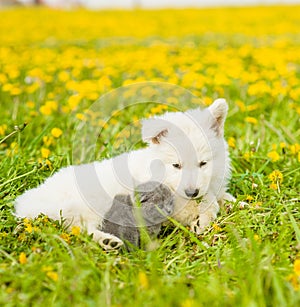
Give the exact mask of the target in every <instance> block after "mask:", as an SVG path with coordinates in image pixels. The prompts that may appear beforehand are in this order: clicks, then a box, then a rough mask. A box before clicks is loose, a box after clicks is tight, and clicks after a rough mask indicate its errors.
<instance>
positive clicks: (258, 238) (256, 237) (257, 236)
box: [253, 234, 261, 242]
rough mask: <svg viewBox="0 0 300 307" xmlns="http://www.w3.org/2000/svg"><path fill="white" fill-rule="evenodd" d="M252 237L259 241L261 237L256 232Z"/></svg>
mask: <svg viewBox="0 0 300 307" xmlns="http://www.w3.org/2000/svg"><path fill="white" fill-rule="evenodd" d="M253 239H254V240H255V241H256V242H261V239H260V237H259V235H258V234H255V235H254V236H253Z"/></svg>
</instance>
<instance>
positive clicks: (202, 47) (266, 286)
mask: <svg viewBox="0 0 300 307" xmlns="http://www.w3.org/2000/svg"><path fill="white" fill-rule="evenodd" d="M299 16H300V6H290V7H252V8H222V9H221V8H220V9H218V8H216V9H203V10H195V9H185V10H159V11H143V10H134V11H99V12H90V11H85V10H74V11H58V10H50V9H45V8H39V9H33V8H27V9H25V8H20V9H9V10H2V11H0V29H1V31H0V174H1V175H0V208H1V211H0V215H1V223H0V259H1V260H0V304H1V305H2V306H36V305H41V304H43V305H45V304H48V305H51V306H52V305H54V306H71V305H72V306H180V307H192V306H207V305H208V304H210V306H299V305H300V210H299V207H300V206H299V201H300V198H299V192H300V189H299V187H300V121H299V117H300V36H299V29H300V19H299ZM144 81H155V82H168V83H171V84H174V85H176V86H180V87H183V88H185V89H187V90H188V91H190V92H191V93H192V94H193V95H195V97H199V99H200V100H201V103H202V104H203V105H209V104H210V103H211V102H212V100H213V99H215V98H217V97H225V98H226V99H227V100H228V102H229V114H228V119H227V122H226V127H225V137H226V139H227V140H228V143H229V147H230V155H231V158H232V167H233V169H232V172H233V175H232V180H231V184H230V187H229V191H230V192H231V193H232V194H233V195H235V196H236V197H237V198H238V199H239V200H243V201H245V202H247V203H248V205H247V206H246V207H245V208H243V209H241V208H239V206H238V205H235V204H233V206H232V207H229V206H225V207H224V208H222V209H221V212H220V215H219V217H218V219H217V220H216V221H215V222H214V223H212V224H211V225H210V226H209V227H208V228H207V229H206V230H205V232H204V233H203V234H202V235H200V236H198V237H196V236H194V235H192V234H191V233H190V232H189V230H188V228H186V227H182V226H181V225H173V226H169V227H165V228H164V229H163V231H162V232H161V234H160V236H159V238H158V243H159V244H158V247H157V248H156V249H154V250H148V251H144V250H136V251H133V252H131V253H128V252H125V251H122V252H105V251H103V250H102V249H101V248H100V247H99V246H98V245H97V244H96V243H95V242H94V241H93V240H92V238H91V237H90V236H88V235H87V234H86V233H85V231H84V230H83V229H80V228H78V227H73V228H72V229H71V230H70V231H68V230H67V229H66V225H64V224H63V223H62V224H61V223H60V222H59V221H52V220H50V219H49V218H47V217H46V216H40V217H39V218H37V219H36V220H34V221H31V220H27V219H24V220H18V221H17V220H16V219H15V218H14V216H13V214H12V212H13V201H14V199H15V197H16V196H17V195H20V194H21V193H23V192H24V191H25V190H26V189H29V188H32V187H35V186H37V185H38V184H39V183H41V182H43V180H45V178H47V177H49V176H50V175H51V174H52V173H54V172H55V171H56V170H58V169H59V168H61V167H63V166H65V165H69V164H71V163H77V162H78V161H74V155H73V154H72V148H71V147H72V146H71V145H72V144H71V143H72V142H71V140H72V137H73V136H74V131H75V128H76V127H77V125H80V124H82V123H83V124H84V125H85V126H89V125H92V126H93V127H94V129H100V128H101V129H102V128H103V134H102V138H101V139H99V140H97V146H98V147H97V148H98V151H97V153H96V154H95V157H96V158H97V159H101V158H106V157H111V156H114V155H116V154H118V153H120V152H123V151H126V150H129V149H131V148H132V144H128V142H127V140H128V132H126V131H125V132H124V130H123V129H124V127H126V125H128V123H130V122H132V121H135V120H136V121H138V119H139V118H141V117H148V116H152V115H156V114H160V113H163V112H165V111H166V110H167V109H168V106H166V105H163V104H162V105H157V104H151V103H150V102H151V99H149V103H147V104H143V106H142V107H140V108H139V107H138V106H137V107H136V108H130V109H128V110H123V111H122V114H121V116H118V114H114V113H113V111H114V108H115V109H116V110H118V108H119V107H120V106H118V105H112V106H110V109H111V110H110V112H112V116H111V117H110V119H109V121H108V122H103V121H101V120H98V119H99V118H98V117H97V116H95V114H94V113H93V112H92V111H91V108H90V106H91V105H92V104H93V103H94V102H95V101H96V100H97V99H98V98H99V97H101V96H102V95H104V94H106V93H109V92H110V91H111V90H113V89H115V88H119V87H123V86H130V85H131V84H135V83H137V82H144ZM127 95H130V93H127ZM125 96H126V95H125ZM124 99H126V97H125V98H124ZM166 99H167V102H168V103H170V104H172V105H175V106H176V104H177V103H178V99H177V97H176V92H174V93H173V95H171V96H170V97H166ZM180 103H181V105H180V107H184V105H183V103H182V102H180ZM133 131H138V129H137V127H134V129H133ZM130 133H131V132H130ZM139 146H142V144H141V143H139V142H138V141H137V142H136V143H135V144H134V147H135V148H138V147H139ZM78 148H81V147H80V144H78ZM81 149H82V148H81ZM83 155H85V152H84V150H83Z"/></svg>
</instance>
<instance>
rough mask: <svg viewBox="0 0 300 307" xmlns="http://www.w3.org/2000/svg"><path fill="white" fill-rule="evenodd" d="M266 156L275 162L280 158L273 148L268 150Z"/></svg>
mask: <svg viewBox="0 0 300 307" xmlns="http://www.w3.org/2000/svg"><path fill="white" fill-rule="evenodd" d="M267 156H268V158H269V159H270V160H271V161H272V162H277V161H278V160H279V159H280V156H279V154H278V152H277V151H275V150H273V151H270V152H269V153H268V154H267Z"/></svg>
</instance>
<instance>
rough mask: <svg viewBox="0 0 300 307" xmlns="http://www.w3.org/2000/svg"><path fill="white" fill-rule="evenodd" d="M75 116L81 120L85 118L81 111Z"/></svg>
mask: <svg viewBox="0 0 300 307" xmlns="http://www.w3.org/2000/svg"><path fill="white" fill-rule="evenodd" d="M76 118H77V119H79V120H82V121H86V120H87V118H86V116H85V115H84V114H83V113H77V114H76Z"/></svg>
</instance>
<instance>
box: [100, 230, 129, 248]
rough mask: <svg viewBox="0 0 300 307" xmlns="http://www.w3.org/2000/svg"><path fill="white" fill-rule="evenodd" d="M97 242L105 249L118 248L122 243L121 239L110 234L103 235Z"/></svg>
mask: <svg viewBox="0 0 300 307" xmlns="http://www.w3.org/2000/svg"><path fill="white" fill-rule="evenodd" d="M98 242H99V244H100V246H101V247H102V248H103V249H104V250H107V251H108V250H116V249H119V248H120V247H121V246H123V245H124V243H123V241H122V240H120V239H119V238H117V237H116V236H112V235H110V234H107V235H106V236H105V237H103V238H101V239H100V240H99V241H98Z"/></svg>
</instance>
